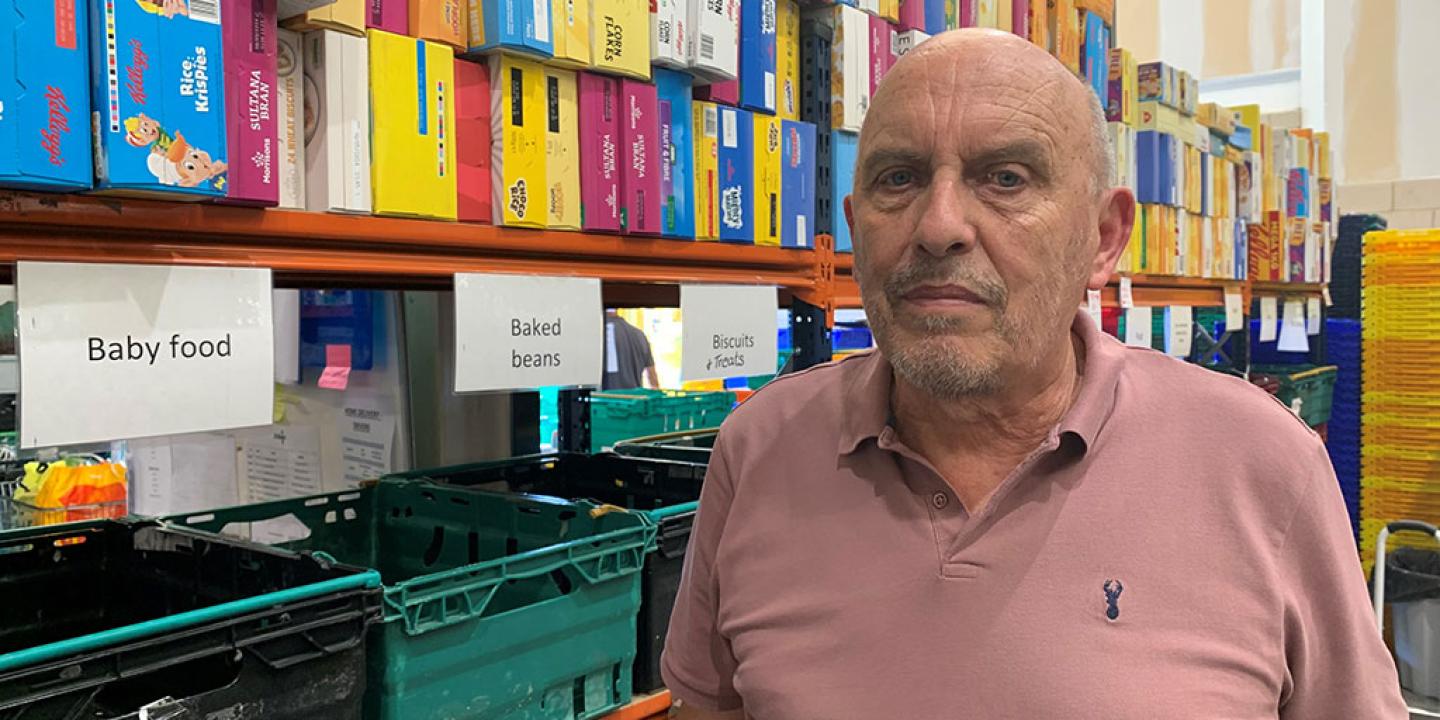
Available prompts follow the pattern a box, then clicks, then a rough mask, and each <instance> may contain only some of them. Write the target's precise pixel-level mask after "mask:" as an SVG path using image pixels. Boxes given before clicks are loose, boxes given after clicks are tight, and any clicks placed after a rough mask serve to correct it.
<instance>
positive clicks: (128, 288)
mask: <svg viewBox="0 0 1440 720" xmlns="http://www.w3.org/2000/svg"><path fill="white" fill-rule="evenodd" d="M16 276H17V285H18V291H19V292H18V300H19V302H18V306H19V313H20V323H19V325H20V382H21V389H20V397H21V403H20V436H21V444H22V445H23V446H24V447H37V446H45V445H68V444H73V443H83V442H98V441H107V440H118V439H125V438H138V437H149V436H154V435H172V434H177V433H188V432H199V431H206V430H222V429H227V428H236V427H247V426H252V425H266V424H269V423H270V421H271V416H272V413H273V411H274V407H273V402H272V394H273V392H274V379H273V375H274V360H273V356H274V335H273V333H272V330H271V325H272V322H273V318H272V316H271V307H270V301H271V289H270V271H269V270H266V269H254V268H200V267H167V266H159V265H100V264H87V263H45V262H22V263H19V264H18V265H17V267H16Z"/></svg>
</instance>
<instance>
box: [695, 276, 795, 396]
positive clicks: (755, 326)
mask: <svg viewBox="0 0 1440 720" xmlns="http://www.w3.org/2000/svg"><path fill="white" fill-rule="evenodd" d="M775 308H776V296H775V288H774V287H768V286H760V287H747V286H729V285H682V286H680V328H681V330H680V332H681V335H680V378H681V379H682V380H687V381H688V380H714V379H716V378H730V377H741V376H747V377H748V376H752V375H770V374H773V373H774V372H775V367H776V365H777V357H778V353H777V349H776V332H775V331H776V327H775Z"/></svg>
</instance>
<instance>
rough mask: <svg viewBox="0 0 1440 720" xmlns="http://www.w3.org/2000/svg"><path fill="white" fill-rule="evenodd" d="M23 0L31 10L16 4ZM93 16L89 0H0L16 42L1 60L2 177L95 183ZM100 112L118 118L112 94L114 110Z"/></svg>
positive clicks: (41, 183)
mask: <svg viewBox="0 0 1440 720" xmlns="http://www.w3.org/2000/svg"><path fill="white" fill-rule="evenodd" d="M21 3H24V4H25V6H26V7H25V12H24V13H20V12H15V11H14V8H15V7H18V6H19V5H20V4H21ZM90 20H91V18H90V17H89V15H88V14H87V13H86V12H85V11H84V9H83V8H81V9H80V11H79V12H61V4H59V3H53V4H52V3H39V4H35V3H30V2H26V1H25V0H0V37H3V38H4V39H5V42H6V43H9V44H10V50H9V52H8V53H7V55H8V57H6V58H5V59H4V60H0V184H3V185H5V186H8V187H17V188H27V189H35V190H87V189H89V188H90V186H91V184H92V182H93V179H94V175H93V174H92V173H93V172H94V166H93V163H92V161H91V146H90V132H89V131H90V67H91V66H90V62H89V58H90V48H91V40H90V36H89V25H90ZM18 58H24V59H25V61H24V62H16V60H17V59H18ZM116 79H117V82H118V77H117V78H116ZM107 83H108V78H107ZM42 88H43V90H42ZM117 89H118V88H117ZM156 89H157V90H158V88H156ZM102 97H108V96H102ZM110 101H118V98H110ZM96 112H97V117H100V118H105V119H106V120H107V121H108V120H109V119H110V118H112V117H115V118H117V119H118V115H116V111H115V105H114V104H113V102H112V104H111V105H110V109H109V110H108V114H107V110H106V109H105V108H97V110H96ZM103 129H104V127H103V126H102V125H98V124H97V125H96V126H95V131H96V132H97V133H99V132H101V131H102V130H103ZM116 132H117V133H119V132H120V130H119V129H118V128H117V130H116Z"/></svg>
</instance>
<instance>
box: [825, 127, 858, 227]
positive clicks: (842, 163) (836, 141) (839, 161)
mask: <svg viewBox="0 0 1440 720" xmlns="http://www.w3.org/2000/svg"><path fill="white" fill-rule="evenodd" d="M859 144H860V138H859V137H858V136H856V135H854V134H852V133H847V132H844V131H841V130H836V131H834V132H832V133H830V153H831V154H830V162H831V169H830V174H831V176H832V177H833V178H834V183H835V184H834V187H833V188H831V193H832V194H831V196H830V207H831V212H833V213H834V218H832V219H831V222H832V223H833V224H834V228H835V250H836V252H851V251H852V247H853V246H852V243H851V238H850V223H849V222H847V221H846V220H845V198H846V197H847V196H848V195H849V194H850V190H851V189H852V188H853V187H854V185H855V155H856V152H857V151H858V150H859Z"/></svg>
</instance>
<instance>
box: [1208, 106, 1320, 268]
mask: <svg viewBox="0 0 1440 720" xmlns="http://www.w3.org/2000/svg"><path fill="white" fill-rule="evenodd" d="M1232 110H1233V111H1235V115H1236V124H1237V128H1242V127H1243V128H1244V131H1245V132H1246V133H1248V134H1249V135H1250V137H1251V138H1252V139H1253V140H1252V144H1253V145H1254V147H1253V148H1252V149H1251V152H1250V153H1249V154H1248V155H1247V159H1248V160H1249V164H1250V166H1251V175H1252V177H1255V176H1258V179H1257V180H1256V181H1255V182H1258V183H1259V184H1260V192H1259V193H1258V207H1257V208H1255V214H1256V216H1257V217H1256V221H1255V222H1254V223H1253V224H1252V225H1251V226H1250V257H1249V262H1250V275H1251V277H1252V278H1253V279H1256V280H1269V281H1279V282H1310V283H1317V282H1326V281H1328V280H1329V276H1330V268H1329V267H1328V262H1327V260H1326V259H1327V258H1329V257H1330V254H1331V250H1332V249H1333V248H1334V242H1335V235H1334V233H1335V230H1336V229H1337V227H1336V223H1335V222H1334V221H1335V217H1334V212H1335V211H1334V203H1333V200H1332V198H1333V190H1334V180H1333V175H1332V169H1331V168H1332V166H1333V163H1332V160H1331V149H1330V136H1329V134H1328V133H1324V132H1315V131H1312V130H1309V129H1298V130H1290V129H1284V128H1271V127H1270V126H1269V125H1267V124H1265V123H1262V122H1261V120H1260V110H1259V107H1258V106H1255V105H1249V106H1242V107H1239V108H1232ZM1250 202H1251V205H1252V206H1254V205H1256V198H1255V197H1254V196H1252V197H1251V198H1250Z"/></svg>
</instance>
